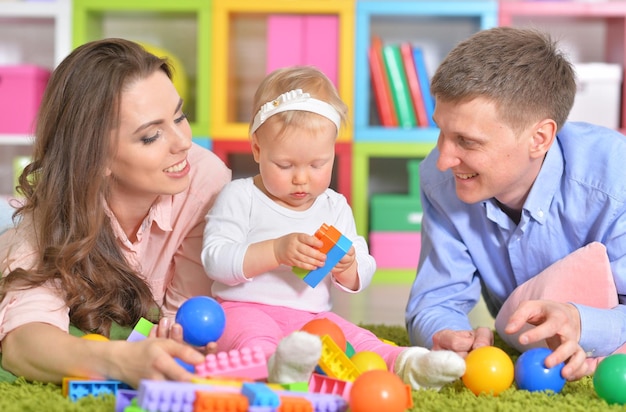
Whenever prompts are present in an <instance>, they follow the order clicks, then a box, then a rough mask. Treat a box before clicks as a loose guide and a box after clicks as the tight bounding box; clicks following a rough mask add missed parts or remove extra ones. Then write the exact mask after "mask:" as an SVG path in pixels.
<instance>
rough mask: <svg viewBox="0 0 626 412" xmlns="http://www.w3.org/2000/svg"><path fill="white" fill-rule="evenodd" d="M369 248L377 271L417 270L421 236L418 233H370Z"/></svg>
mask: <svg viewBox="0 0 626 412" xmlns="http://www.w3.org/2000/svg"><path fill="white" fill-rule="evenodd" d="M369 246H370V254H371V255H372V256H373V257H374V259H376V267H377V268H379V269H417V263H418V261H419V253H420V247H421V246H422V235H421V234H420V233H419V232H370V234H369Z"/></svg>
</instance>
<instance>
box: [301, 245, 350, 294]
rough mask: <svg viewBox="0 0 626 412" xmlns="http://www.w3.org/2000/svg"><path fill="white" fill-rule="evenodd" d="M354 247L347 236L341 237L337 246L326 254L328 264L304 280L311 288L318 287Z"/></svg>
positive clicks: (313, 271) (311, 272) (312, 272)
mask: <svg viewBox="0 0 626 412" xmlns="http://www.w3.org/2000/svg"><path fill="white" fill-rule="evenodd" d="M351 246H352V241H351V240H349V239H348V238H347V237H345V236H343V235H342V236H341V238H339V241H338V242H337V244H336V245H335V246H334V247H333V248H332V249H330V251H329V252H328V254H326V262H325V263H324V266H322V267H321V268H317V269H315V270H312V271H310V272H309V274H308V275H306V276H305V277H304V278H303V280H304V281H305V282H306V283H307V284H308V285H309V286H311V287H313V288H314V287H315V286H317V285H318V284H319V283H320V282H321V281H322V279H324V277H325V276H326V275H328V274H329V273H330V271H331V270H332V269H333V268H334V267H335V265H336V264H337V263H339V261H340V260H341V258H342V257H344V256H345V254H346V253H348V251H349V250H350V247H351Z"/></svg>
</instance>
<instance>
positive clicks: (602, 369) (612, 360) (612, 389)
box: [593, 353, 626, 405]
mask: <svg viewBox="0 0 626 412" xmlns="http://www.w3.org/2000/svg"><path fill="white" fill-rule="evenodd" d="M593 388H594V389H595V391H596V393H597V394H598V396H599V397H600V398H602V399H604V400H605V401H607V402H608V403H610V404H614V403H615V404H620V405H624V404H626V355H625V354H622V353H619V354H615V355H610V356H607V357H606V358H604V359H602V361H600V363H599V364H598V367H597V368H596V371H595V373H594V375H593Z"/></svg>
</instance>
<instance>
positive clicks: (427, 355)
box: [394, 346, 465, 390]
mask: <svg viewBox="0 0 626 412" xmlns="http://www.w3.org/2000/svg"><path fill="white" fill-rule="evenodd" d="M394 371H395V373H396V375H398V376H399V377H400V378H402V380H403V381H404V382H405V383H408V384H409V385H411V388H413V389H414V390H419V389H422V388H424V389H436V390H439V389H441V387H442V386H444V385H445V384H447V383H450V382H453V381H455V380H457V379H458V378H460V377H461V376H463V374H464V373H465V360H464V359H463V358H462V357H460V356H459V355H457V354H456V353H455V352H452V351H448V350H437V351H430V350H428V349H426V348H422V347H418V346H415V347H411V348H406V349H405V350H403V351H402V352H400V354H399V355H398V357H397V358H396V362H395V366H394Z"/></svg>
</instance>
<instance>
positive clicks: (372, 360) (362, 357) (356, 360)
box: [350, 350, 387, 372]
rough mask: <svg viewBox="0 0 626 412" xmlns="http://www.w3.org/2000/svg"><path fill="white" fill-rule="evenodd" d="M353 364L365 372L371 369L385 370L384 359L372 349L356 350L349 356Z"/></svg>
mask: <svg viewBox="0 0 626 412" xmlns="http://www.w3.org/2000/svg"><path fill="white" fill-rule="evenodd" d="M350 360H351V361H352V363H353V364H354V366H356V368H357V369H358V370H360V371H361V372H367V371H371V370H384V371H386V370H387V363H385V360H384V359H383V358H382V356H380V355H379V354H378V353H376V352H372V351H367V350H364V351H361V352H357V353H355V354H354V355H352V357H351V358H350Z"/></svg>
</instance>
